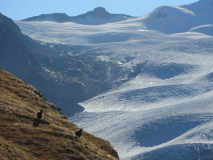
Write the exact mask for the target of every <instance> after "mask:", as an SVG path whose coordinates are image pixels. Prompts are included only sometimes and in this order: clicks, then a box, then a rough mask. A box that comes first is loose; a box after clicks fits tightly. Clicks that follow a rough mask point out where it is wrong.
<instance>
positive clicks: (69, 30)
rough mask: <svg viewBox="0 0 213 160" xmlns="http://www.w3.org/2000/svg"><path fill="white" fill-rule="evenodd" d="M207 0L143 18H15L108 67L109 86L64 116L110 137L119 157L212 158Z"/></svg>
mask: <svg viewBox="0 0 213 160" xmlns="http://www.w3.org/2000/svg"><path fill="white" fill-rule="evenodd" d="M211 3H213V2H212V0H201V1H198V2H197V3H193V4H190V5H185V6H179V7H171V6H160V7H158V8H156V9H155V10H154V11H153V12H151V13H148V14H147V15H145V16H142V17H139V18H133V19H128V20H126V21H121V22H116V23H108V24H104V25H101V26H99V25H96V26H88V25H79V24H76V23H71V22H69V23H63V24H61V23H55V22H24V21H17V22H16V23H17V24H18V25H19V27H20V28H21V30H22V32H23V33H25V34H27V35H29V36H30V37H32V38H33V39H35V40H37V41H38V42H40V43H43V44H44V45H45V46H50V48H59V47H61V48H62V47H63V45H64V46H69V45H77V46H78V47H80V48H81V47H82V48H83V49H82V50H80V51H78V52H75V51H74V50H65V48H64V52H63V54H62V53H61V52H60V50H58V51H59V52H58V54H60V55H66V56H68V55H69V56H73V57H75V56H86V55H87V56H88V57H90V59H93V60H96V61H99V62H100V63H105V62H108V64H111V65H107V66H106V68H105V69H106V72H104V73H105V74H106V75H105V76H106V77H105V81H106V82H111V81H113V84H112V88H111V89H110V90H108V91H107V92H105V93H103V94H101V95H98V96H95V97H93V98H91V99H89V100H87V101H84V102H81V103H80V104H81V105H82V106H83V107H84V108H85V112H82V113H79V114H76V115H75V116H72V117H70V118H69V119H70V120H71V121H73V122H75V123H76V124H77V125H78V126H80V127H82V128H84V130H86V131H87V132H90V133H92V134H94V135H97V136H99V137H102V138H104V139H106V140H109V141H110V142H111V144H112V145H113V147H114V148H115V149H116V150H117V151H118V154H119V156H120V158H121V159H122V160H130V159H131V160H136V159H138V160H159V159H169V160H170V159H172V160H183V159H185V160H194V159H211V157H212V156H213V128H212V126H213V117H212V115H213V63H212V61H213V55H212V51H213V37H212V30H211V28H212V25H213V23H212V19H209V17H211V16H212V12H211V11H212V10H211ZM199 6H200V7H199ZM204 13H205V14H204ZM201 16H202V19H203V20H202V21H201V18H200V17H201ZM212 17H213V16H212ZM180 24H182V25H180ZM115 66H116V67H117V68H116V67H115ZM88 67H89V65H88ZM98 68H99V67H98ZM121 70H122V71H124V72H122V74H121V75H119V76H117V75H118V74H119V73H121V72H119V71H121ZM67 71H68V70H67Z"/></svg>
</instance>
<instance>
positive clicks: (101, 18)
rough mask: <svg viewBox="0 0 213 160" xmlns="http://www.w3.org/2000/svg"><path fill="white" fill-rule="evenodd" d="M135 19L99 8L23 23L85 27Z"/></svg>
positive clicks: (35, 17) (38, 18) (49, 16)
mask: <svg viewBox="0 0 213 160" xmlns="http://www.w3.org/2000/svg"><path fill="white" fill-rule="evenodd" d="M129 18H133V17H132V16H129V15H125V14H111V13H109V12H107V11H106V9H105V8H103V7H97V8H95V9H94V10H93V11H89V12H86V13H85V14H81V15H78V16H73V17H69V16H68V15H66V14H65V13H53V14H41V15H40V16H34V17H30V18H27V19H24V20H23V21H53V22H58V23H64V22H74V23H78V24H84V25H101V24H105V23H112V22H119V21H123V20H127V19H129Z"/></svg>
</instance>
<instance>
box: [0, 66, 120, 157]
mask: <svg viewBox="0 0 213 160" xmlns="http://www.w3.org/2000/svg"><path fill="white" fill-rule="evenodd" d="M40 109H43V119H42V120H38V119H37V118H36V113H37V112H38V111H40ZM0 122H1V123H0V157H1V158H2V159H26V160H28V159H98V158H100V159H102V160H103V159H112V160H113V159H119V158H118V155H117V152H116V151H115V150H114V149H113V148H112V146H111V145H110V143H109V142H107V141H105V140H103V139H100V138H97V137H95V136H93V135H91V134H89V133H86V132H83V134H82V137H81V138H78V137H76V136H75V135H74V133H75V130H78V129H79V128H78V127H77V126H76V125H75V124H73V123H72V122H70V121H68V119H67V118H66V117H64V116H63V115H61V114H60V113H59V111H58V109H57V107H55V106H54V105H53V104H51V103H49V102H47V101H46V100H45V98H44V96H43V95H42V94H41V93H40V92H39V91H38V90H36V89H35V88H34V87H32V86H30V85H28V84H27V83H25V82H24V81H22V80H20V79H18V78H16V77H14V76H13V75H11V74H10V73H8V72H5V71H4V70H2V69H0ZM85 123H86V122H85Z"/></svg>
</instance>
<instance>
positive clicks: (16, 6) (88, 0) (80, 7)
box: [0, 0, 198, 20]
mask: <svg viewBox="0 0 213 160" xmlns="http://www.w3.org/2000/svg"><path fill="white" fill-rule="evenodd" d="M197 1H198V0H163V1H161V0H0V12H1V13H2V14H4V15H5V16H7V17H9V18H12V19H13V20H22V19H25V18H29V17H32V16H37V15H40V14H51V13H66V14H67V15H68V16H77V15H79V14H83V13H86V12H88V11H91V10H93V9H94V8H96V7H104V8H105V9H106V10H107V11H108V12H110V13H120V14H127V15H131V16H136V17H140V16H143V15H145V14H147V13H149V12H151V11H152V10H153V9H155V8H156V7H159V6H162V5H169V6H180V5H184V4H190V3H194V2H197Z"/></svg>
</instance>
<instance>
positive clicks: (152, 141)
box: [135, 115, 202, 147]
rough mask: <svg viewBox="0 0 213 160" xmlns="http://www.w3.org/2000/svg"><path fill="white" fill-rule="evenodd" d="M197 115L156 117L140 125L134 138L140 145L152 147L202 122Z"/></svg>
mask: <svg viewBox="0 0 213 160" xmlns="http://www.w3.org/2000/svg"><path fill="white" fill-rule="evenodd" d="M198 116H199V115H185V116H182V115H181V116H173V117H167V118H164V119H158V120H155V121H153V122H152V123H149V124H146V125H144V126H142V127H140V128H139V129H138V130H137V131H136V132H135V139H136V140H137V141H138V142H139V144H140V146H143V147H153V146H157V145H160V144H162V143H166V142H168V141H171V140H173V139H175V138H177V137H179V136H181V135H182V134H184V133H186V132H187V131H189V130H190V129H193V128H195V127H197V126H198V125H200V124H201V123H202V122H201V121H199V119H197V118H196V117H198Z"/></svg>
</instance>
